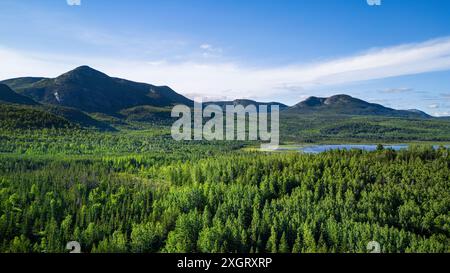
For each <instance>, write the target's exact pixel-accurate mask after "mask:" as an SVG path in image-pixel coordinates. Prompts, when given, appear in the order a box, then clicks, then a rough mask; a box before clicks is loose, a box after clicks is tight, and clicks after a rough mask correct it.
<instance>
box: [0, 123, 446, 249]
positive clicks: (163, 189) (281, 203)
mask: <svg viewBox="0 0 450 273" xmlns="http://www.w3.org/2000/svg"><path fill="white" fill-rule="evenodd" d="M0 139H1V141H0V143H1V145H0V150H1V152H2V154H1V156H0V252H37V253H53V252H67V250H66V243H67V242H69V241H78V242H80V244H81V247H82V252H94V253H95V252H163V253H164V252H169V253H172V252H177V253H178V252H206V253H210V252H213V253H216V252H220V253H224V252H232V253H263V252H271V253H311V252H314V253H315V252H321V253H322V252H332V253H335V252H350V253H353V252H367V251H368V250H367V243H368V242H370V241H377V242H379V243H380V246H381V250H382V252H387V253H391V252H449V251H450V244H449V243H450V215H449V211H450V182H449V181H450V150H449V149H448V148H444V147H441V148H438V149H434V148H433V147H431V146H426V145H412V146H411V147H410V148H409V149H408V150H401V151H394V150H390V149H385V148H383V147H381V146H380V147H379V148H378V150H377V151H374V152H366V151H361V150H350V151H329V152H325V153H320V154H302V153H299V152H280V153H277V152H271V153H263V152H256V151H252V150H251V149H245V147H247V146H248V145H250V146H251V145H252V144H251V143H245V142H176V141H173V140H171V138H170V134H169V135H168V133H167V130H165V129H164V128H161V129H152V130H144V131H126V130H124V131H122V132H110V133H107V132H97V131H90V130H81V129H73V128H66V129H51V128H49V129H40V130H25V129H23V130H22V129H19V130H17V129H14V130H10V129H4V130H2V133H1V136H0Z"/></svg>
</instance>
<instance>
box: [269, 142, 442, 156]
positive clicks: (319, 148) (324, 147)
mask: <svg viewBox="0 0 450 273" xmlns="http://www.w3.org/2000/svg"><path fill="white" fill-rule="evenodd" d="M439 146H440V145H433V147H434V148H435V149H437V148H439ZM383 147H384V148H385V149H393V150H396V151H398V150H402V149H407V148H408V147H409V144H392V145H383ZM445 147H447V148H449V147H450V145H445ZM351 149H360V150H364V151H375V150H376V149H377V144H321V145H311V146H301V147H285V148H283V147H282V148H279V149H278V150H279V151H295V150H297V151H301V152H304V153H307V154H318V153H322V152H326V151H330V150H351Z"/></svg>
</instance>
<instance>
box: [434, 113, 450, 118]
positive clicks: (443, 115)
mask: <svg viewBox="0 0 450 273" xmlns="http://www.w3.org/2000/svg"><path fill="white" fill-rule="evenodd" d="M433 116H435V117H450V112H435V113H433Z"/></svg>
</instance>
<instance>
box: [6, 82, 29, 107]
mask: <svg viewBox="0 0 450 273" xmlns="http://www.w3.org/2000/svg"><path fill="white" fill-rule="evenodd" d="M0 102H4V103H13V104H25V105H37V104H38V103H37V102H35V101H34V100H32V99H30V98H28V97H25V96H22V95H19V94H17V93H16V92H14V91H13V90H11V88H9V87H8V86H7V85H5V84H0Z"/></svg>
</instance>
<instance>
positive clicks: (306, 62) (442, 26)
mask: <svg viewBox="0 0 450 273" xmlns="http://www.w3.org/2000/svg"><path fill="white" fill-rule="evenodd" d="M0 21H1V22H2V23H1V24H0V37H2V38H1V39H0V60H1V61H0V79H5V78H11V77H18V76H30V75H33V76H49V77H54V76H57V75H59V74H61V73H63V72H65V71H67V70H70V69H72V68H74V67H76V66H79V65H84V64H86V65H90V66H92V67H94V68H96V69H99V70H102V71H104V72H106V73H108V74H110V75H112V76H118V77H124V78H129V79H132V80H137V81H144V82H149V83H153V84H160V85H169V86H171V87H172V88H174V89H175V90H176V91H178V92H180V93H182V94H184V95H187V96H189V97H192V98H198V97H204V98H205V99H232V98H241V97H244V98H252V99H258V100H264V101H269V100H276V101H281V102H284V103H287V104H295V103H297V102H299V101H301V100H303V99H304V98H306V97H308V96H311V95H314V96H328V95H333V94H337V93H347V94H350V95H353V96H357V97H359V98H362V99H365V100H369V101H372V102H377V103H381V104H384V105H387V106H390V107H394V108H401V109H408V108H418V109H421V110H424V111H426V112H428V113H431V114H434V115H450V1H447V0H382V1H381V6H369V5H368V4H367V3H366V0H314V1H312V0H304V1H301V0H292V1H289V0H283V1H277V0H271V1H269V0H236V1H233V0H209V1H207V0H179V1H175V0H163V1H156V0H150V1H149V0H140V1H139V0H135V1H119V0H81V5H80V6H69V5H68V4H67V3H66V0H47V1H45V0H33V1H31V0H0Z"/></svg>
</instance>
